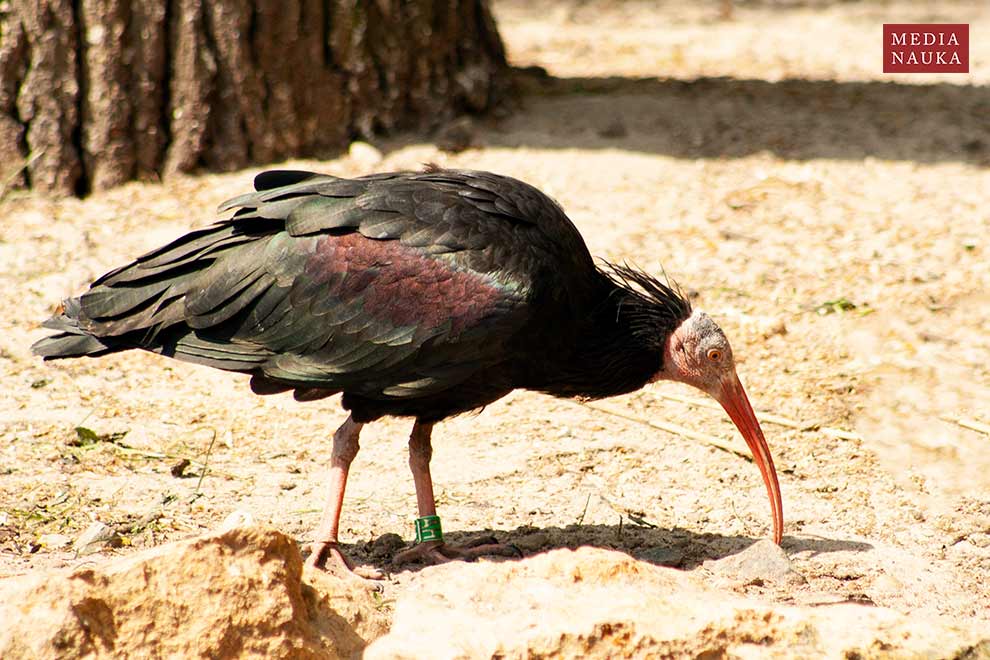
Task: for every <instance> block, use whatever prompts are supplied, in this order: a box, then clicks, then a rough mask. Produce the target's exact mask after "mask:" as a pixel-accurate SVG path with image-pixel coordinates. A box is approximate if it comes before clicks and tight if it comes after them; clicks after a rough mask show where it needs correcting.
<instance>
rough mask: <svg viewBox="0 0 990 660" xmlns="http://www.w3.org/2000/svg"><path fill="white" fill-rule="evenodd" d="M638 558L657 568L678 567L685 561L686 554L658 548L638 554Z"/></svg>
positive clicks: (661, 547)
mask: <svg viewBox="0 0 990 660" xmlns="http://www.w3.org/2000/svg"><path fill="white" fill-rule="evenodd" d="M636 558H637V559H642V560H643V561H648V562H650V563H651V564H656V565H657V566H670V567H678V566H680V565H681V563H682V562H683V561H684V553H683V552H681V551H680V550H678V549H676V548H665V547H663V546H657V547H653V548H647V549H646V550H644V551H642V552H639V553H637V554H636Z"/></svg>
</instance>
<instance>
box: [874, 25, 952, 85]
mask: <svg viewBox="0 0 990 660" xmlns="http://www.w3.org/2000/svg"><path fill="white" fill-rule="evenodd" d="M883 72H884V73H969V24H967V23H884V24H883Z"/></svg>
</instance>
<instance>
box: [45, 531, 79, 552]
mask: <svg viewBox="0 0 990 660" xmlns="http://www.w3.org/2000/svg"><path fill="white" fill-rule="evenodd" d="M71 543H72V539H71V538H69V537H68V536H66V535H65V534H42V535H41V536H40V537H38V545H40V546H41V547H43V548H48V549H49V550H59V549H61V548H64V547H66V546H68V545H70V544H71Z"/></svg>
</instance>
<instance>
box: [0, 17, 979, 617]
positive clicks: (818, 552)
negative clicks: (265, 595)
mask: <svg viewBox="0 0 990 660" xmlns="http://www.w3.org/2000/svg"><path fill="white" fill-rule="evenodd" d="M683 4H689V3H683ZM495 8H496V12H497V15H498V18H499V20H500V24H501V27H502V30H503V34H504V37H505V39H506V43H507V46H508V49H509V54H510V57H511V59H512V61H513V63H514V64H516V65H519V66H541V67H544V68H545V69H546V71H547V72H548V74H549V75H548V76H543V75H541V74H540V73H539V72H538V71H533V70H531V72H530V73H528V74H526V75H523V76H521V77H520V88H521V90H523V91H524V92H525V93H524V94H523V93H520V95H519V97H518V98H517V99H516V105H517V106H518V107H517V109H516V111H515V112H514V114H511V115H507V116H505V115H503V116H501V117H496V118H490V119H486V120H484V121H480V122H476V123H475V124H474V126H473V128H472V129H471V130H472V132H473V141H474V144H475V147H474V148H471V149H468V150H467V151H464V152H462V153H459V154H456V155H452V154H447V153H443V152H440V151H438V149H437V148H436V147H435V146H434V145H433V144H432V143H430V142H428V141H424V139H423V138H414V137H405V138H403V137H398V138H392V139H389V140H384V141H382V142H380V143H377V146H378V147H379V148H380V149H381V150H382V152H383V153H384V160H383V161H382V162H379V163H371V162H369V161H368V160H367V159H362V158H352V157H342V158H338V159H335V160H329V161H325V162H294V163H292V164H291V165H292V166H295V167H308V168H315V169H319V170H324V171H327V172H331V173H335V174H341V175H355V174H360V173H365V172H367V171H369V170H372V169H373V170H387V169H401V168H417V167H419V165H420V163H423V162H427V161H436V162H439V163H442V164H444V165H449V166H453V167H469V168H477V169H489V170H494V171H498V172H502V173H506V174H510V175H513V176H516V177H519V178H522V179H524V180H527V181H530V182H532V183H534V184H536V185H537V186H540V187H541V188H543V189H544V190H546V191H547V192H548V193H550V194H551V195H552V196H554V197H555V198H556V199H558V200H559V201H560V202H561V203H562V204H563V205H564V207H565V208H566V209H567V211H568V212H569V214H570V216H571V218H572V219H573V220H574V221H575V223H576V224H577V225H578V227H579V228H580V229H581V231H582V232H583V234H584V236H585V237H586V239H587V242H588V244H589V247H590V248H591V250H592V252H593V253H594V254H596V255H599V256H602V257H606V258H609V259H611V260H628V261H630V262H633V263H636V264H638V265H640V266H642V267H644V268H647V269H650V270H659V268H660V266H661V264H662V265H663V267H664V268H665V269H666V271H667V273H668V274H669V275H670V276H671V277H673V278H675V279H676V280H677V281H678V282H680V284H681V285H682V286H683V287H684V288H686V289H687V290H689V291H691V292H692V294H693V295H696V296H697V297H696V301H695V304H696V306H697V307H700V308H703V309H705V310H706V311H708V312H709V313H710V314H711V315H712V316H713V317H715V318H716V319H717V320H718V321H719V322H720V323H721V324H722V326H723V328H725V330H726V331H727V333H728V335H729V337H730V339H731V340H732V341H733V345H734V347H735V353H736V355H737V359H738V361H739V362H740V365H739V370H740V374H741V376H742V379H743V381H744V382H745V384H746V386H747V389H748V391H749V395H750V398H751V400H752V401H753V403H754V406H755V407H756V408H757V409H758V410H760V411H763V412H764V413H767V414H769V415H772V416H775V417H773V418H772V419H771V418H766V419H765V421H764V430H765V432H766V435H767V437H768V440H769V442H770V445H771V447H772V449H773V451H774V455H775V458H776V462H777V466H778V469H779V471H780V478H781V485H782V489H783V497H784V507H785V517H786V531H785V537H784V548H785V549H786V551H787V552H788V554H789V555H790V557H791V558H792V560H793V562H794V565H795V568H796V569H797V570H798V571H799V572H800V573H802V574H803V576H804V577H805V578H806V580H807V582H806V583H805V584H803V585H801V586H793V585H791V586H786V587H785V586H774V585H772V584H769V585H768V584H761V583H760V582H759V581H757V582H755V583H748V584H735V583H733V584H726V586H727V588H732V589H735V590H737V591H739V592H743V593H747V594H750V595H754V596H757V597H759V598H763V599H766V600H767V601H770V602H794V603H831V602H841V601H846V600H854V601H859V602H866V603H875V604H877V605H882V606H886V607H891V608H894V609H896V610H899V611H901V612H908V613H923V614H926V615H946V616H951V617H954V618H957V619H960V618H961V619H967V620H971V621H973V622H975V623H978V624H985V625H988V626H990V586H988V585H990V451H988V445H990V433H988V427H987V425H990V332H988V328H990V267H988V265H987V263H988V256H990V243H988V239H987V235H988V232H987V230H988V228H990V210H988V204H987V202H988V194H990V192H988V191H990V88H988V86H987V85H988V78H990V6H988V5H987V4H986V3H976V2H973V3H957V2H939V3H934V2H932V3H907V2H882V3H881V2H862V3H836V4H834V5H833V4H831V3H800V4H798V3H752V4H751V3H741V4H739V5H737V6H736V8H735V10H734V13H733V15H732V17H731V19H728V20H726V19H724V18H722V17H720V13H719V3H713V4H701V5H698V6H697V7H694V6H693V8H691V9H684V8H682V3H669V4H658V3H635V2H622V3H612V2H582V3H573V2H569V3H560V4H557V3H548V2H542V1H536V2H525V3H523V2H515V0H513V1H511V2H504V1H500V2H497V3H496V5H495ZM912 21H933V22H934V21H938V22H968V23H970V24H971V28H970V30H971V35H972V36H971V42H972V47H971V71H972V72H973V73H971V74H968V75H967V74H956V75H951V76H942V77H936V76H918V75H915V76H911V75H898V76H884V75H883V74H882V73H881V62H880V24H881V23H883V22H912ZM258 169H262V168H258ZM256 171H258V170H251V171H242V172H236V173H232V174H225V175H204V176H199V177H178V178H175V179H173V180H170V181H167V182H165V183H164V184H160V185H153V184H133V185H128V186H125V187H123V188H121V189H118V190H115V191H112V192H109V193H105V194H99V195H95V196H93V197H92V198H90V199H87V200H85V201H78V200H65V201H52V200H45V199H41V198H38V197H34V196H30V195H23V194H21V195H16V194H15V195H9V196H8V197H7V198H6V199H5V200H4V201H3V202H2V206H0V217H2V218H3V222H2V226H0V287H2V291H3V295H2V296H0V379H2V381H0V382H2V392H3V394H2V398H0V575H14V574H20V573H25V572H29V571H35V570H40V569H44V568H49V567H56V566H67V565H71V566H74V565H79V564H81V563H86V562H94V561H103V559H104V557H105V556H107V555H118V554H126V553H129V552H133V551H134V550H136V549H138V548H142V547H147V546H151V545H156V544H159V543H162V542H164V541H167V540H171V539H178V538H184V537H187V536H190V535H193V534H196V533H197V532H199V531H201V530H205V529H209V528H211V527H214V526H216V525H217V524H219V522H220V521H221V520H223V519H224V518H225V517H226V516H227V515H228V514H230V513H231V512H232V511H235V510H237V509H242V510H245V511H247V512H250V514H251V515H252V516H253V518H254V519H255V520H256V521H259V522H268V523H271V524H273V525H275V526H277V527H279V528H280V529H283V530H286V531H288V532H290V533H293V534H296V535H297V536H298V538H299V539H300V540H305V539H307V538H308V534H309V532H310V531H311V529H312V528H313V527H314V526H315V525H316V523H317V521H318V519H319V512H320V509H321V507H322V505H323V501H324V498H325V493H324V475H325V468H326V463H327V458H328V448H329V445H328V439H329V436H330V435H331V434H332V432H333V430H334V429H335V428H336V426H337V425H338V424H339V423H340V422H341V421H342V420H343V418H344V415H343V414H342V412H341V410H340V408H339V406H338V401H337V399H330V400H327V401H323V402H318V403H311V404H298V403H295V402H294V401H292V399H291V397H289V396H277V397H269V398H263V399H262V398H258V397H254V396H252V395H251V393H250V391H249V390H248V387H247V382H246V378H243V377H239V376H236V375H232V374H226V373H222V372H216V371H212V370H209V369H206V368H203V367H197V366H191V365H187V364H182V363H178V362H172V361H168V360H165V359H162V358H159V357H157V356H153V355H145V354H124V355H116V356H111V357H107V358H103V359H99V360H80V361H76V362H62V363H57V364H43V363H42V362H41V361H40V360H38V359H35V358H33V357H32V356H31V355H30V353H29V350H28V347H29V345H30V344H31V342H32V341H34V340H35V339H37V338H38V337H40V336H41V334H42V330H40V328H39V322H40V321H41V320H42V319H44V318H45V317H46V316H47V315H48V313H49V312H50V311H51V310H52V308H53V307H54V305H55V304H56V303H57V302H58V300H59V299H60V297H62V296H64V295H66V294H69V293H73V292H78V291H80V290H81V288H82V287H83V286H84V285H85V284H86V283H87V282H89V281H90V280H92V279H93V278H95V277H96V276H98V275H100V274H102V273H103V272H105V271H106V270H108V269H109V268H111V267H114V266H116V265H119V264H120V263H122V262H124V261H126V260H128V259H130V258H132V257H134V256H136V255H137V254H139V253H142V252H144V251H146V250H148V249H150V248H152V247H155V246H157V245H159V244H161V243H163V242H165V241H167V240H169V239H170V238H172V237H174V236H176V235H178V234H180V233H182V232H184V231H186V230H188V229H190V228H191V227H195V226H201V225H203V224H206V223H208V222H210V221H211V220H212V209H213V208H215V206H216V205H217V204H218V203H220V202H221V201H223V200H224V199H226V198H228V197H230V196H233V195H235V194H238V193H240V192H242V191H244V190H245V189H246V188H247V187H248V186H249V185H250V180H251V178H252V176H253V174H254V173H255V172H256ZM683 397H689V398H690V400H689V401H684V400H680V399H682V398H683ZM595 405H599V406H600V407H604V408H607V409H608V410H609V411H611V412H604V411H602V410H596V409H592V408H590V407H588V406H584V405H580V404H578V403H575V402H572V401H565V400H556V399H552V398H548V397H545V396H542V395H537V394H531V393H527V392H516V393H514V394H512V395H510V396H508V397H506V398H505V399H504V400H502V401H500V402H498V403H496V404H493V405H491V406H489V407H488V408H487V409H486V410H485V411H484V412H482V413H481V414H479V415H476V416H463V417H459V418H455V419H452V420H449V421H448V422H446V423H444V424H442V425H440V426H439V427H438V429H437V431H436V432H435V434H434V447H435V455H434V461H433V474H434V477H435V481H436V486H437V491H438V506H439V509H440V512H441V514H442V516H443V520H444V525H445V528H446V529H447V530H448V531H449V532H450V533H449V534H448V536H449V537H452V538H454V539H455V540H456V539H457V538H461V537H462V536H469V535H473V534H478V533H480V532H483V531H485V530H494V533H495V535H496V536H497V537H498V538H499V539H501V540H504V541H510V542H515V543H517V544H518V545H519V546H520V547H522V548H523V549H524V550H525V551H526V552H527V553H533V552H537V551H539V550H541V549H548V548H552V547H563V546H576V545H580V544H594V545H598V546H603V547H612V548H617V549H620V550H624V551H626V552H629V553H630V554H632V555H634V556H637V557H641V558H645V559H647V560H650V561H654V562H656V563H661V564H665V565H670V566H676V567H680V568H683V569H684V570H689V571H697V572H700V573H701V574H702V576H706V575H707V576H708V578H710V579H711V580H712V581H713V582H716V583H719V582H720V580H722V578H720V577H719V576H716V575H713V574H708V569H707V568H705V566H704V565H703V562H704V561H705V560H707V559H713V558H719V557H724V556H727V555H729V554H732V553H734V552H737V551H739V550H740V549H742V548H744V547H746V546H747V545H749V544H751V543H752V542H753V541H754V539H758V538H760V537H762V536H765V535H766V534H767V533H768V528H769V522H770V512H769V506H768V503H767V501H766V496H765V493H764V488H763V484H762V482H761V480H760V477H759V474H758V472H757V470H756V468H755V466H754V465H753V464H752V463H751V462H749V461H748V460H745V459H743V458H740V457H739V456H738V455H736V454H735V453H733V452H731V451H725V450H723V449H718V448H716V447H715V446H713V445H712V444H710V443H709V442H707V441H705V440H704V439H697V438H694V439H692V438H689V437H686V436H684V435H682V434H675V433H671V432H668V431H663V430H659V429H656V428H653V427H651V426H650V425H649V422H658V421H660V422H666V423H673V424H677V425H680V426H681V427H684V428H686V429H689V430H691V431H694V432H696V433H699V434H703V435H704V436H708V437H712V438H716V439H720V440H723V441H724V442H726V443H729V444H730V445H731V446H733V447H736V448H740V449H742V450H743V451H745V447H744V444H743V442H742V440H741V438H739V437H738V435H737V434H736V433H735V431H734V429H733V427H732V426H731V424H730V422H729V421H728V419H727V418H725V416H724V414H722V413H721V412H720V411H719V410H715V409H711V408H710V407H708V405H707V402H705V401H704V399H703V398H702V397H701V395H698V394H696V393H694V392H691V391H688V390H687V389H686V388H683V387H681V386H676V385H670V384H661V385H657V386H653V387H651V388H649V389H647V390H645V391H642V392H640V393H636V394H633V395H630V396H625V397H620V398H617V399H613V400H609V401H607V402H603V403H602V404H595ZM613 413H621V415H622V416H619V415H616V414H613ZM630 418H631V419H630ZM636 420H638V421H636ZM774 420H776V421H774ZM981 424H982V426H981ZM76 427H85V428H87V429H91V430H92V431H93V432H95V433H96V434H98V435H99V436H100V439H99V440H98V441H97V442H93V443H90V444H85V443H82V444H83V446H75V445H79V444H80V443H81V441H80V439H79V438H80V436H79V434H78V433H77V432H76V431H75V430H74V429H75V428H76ZM973 427H975V428H973ZM409 428H410V423H409V422H408V421H407V420H387V421H383V422H380V423H377V424H374V425H371V426H369V427H368V428H367V429H366V430H365V432H364V434H363V436H362V451H361V453H360V454H359V455H358V458H357V460H356V462H355V464H354V467H353V471H352V477H351V481H350V483H349V486H348V488H349V490H348V497H347V501H346V507H345V512H344V518H343V529H342V540H343V541H345V542H346V543H347V544H348V551H349V552H350V553H351V554H352V555H354V556H355V557H357V558H358V559H359V560H362V561H371V562H373V563H379V564H381V563H382V562H384V561H385V555H386V553H387V551H388V543H387V542H386V541H382V540H379V541H378V542H374V541H375V539H380V537H382V536H383V535H385V534H389V533H394V534H399V535H401V536H402V537H403V538H405V539H406V540H409V539H410V537H411V536H412V526H411V523H412V520H413V518H414V517H415V498H414V495H413V488H412V481H411V479H410V477H409V474H408V470H407V467H406V454H405V444H406V435H407V433H408V431H409ZM981 428H982V429H983V430H982V431H981V430H979V429H981ZM112 434H126V435H123V436H122V437H119V436H114V435H112ZM183 459H188V460H189V461H191V463H190V465H189V466H188V467H187V468H186V469H185V470H184V471H183V473H182V475H181V476H174V475H173V474H172V472H173V470H172V469H173V467H175V466H176V465H177V464H179V463H180V461H181V460H183ZM204 463H208V469H207V471H206V473H205V477H203V478H202V479H200V475H201V473H202V471H203V467H202V466H203V464H204ZM179 472H180V471H179V470H176V473H177V474H178V473H179ZM92 520H100V521H102V522H104V523H107V524H109V525H113V526H116V527H117V528H118V529H120V530H121V531H122V533H123V536H124V539H123V540H124V545H123V547H121V548H118V549H115V550H107V551H105V552H104V553H102V554H101V555H90V556H86V557H76V556H75V555H74V554H73V553H72V552H70V551H68V550H66V549H64V548H62V549H59V548H58V547H57V546H58V545H59V540H58V537H57V536H54V537H53V536H50V535H52V534H61V535H65V536H67V537H69V538H74V537H75V536H76V535H78V534H79V533H80V532H81V531H82V530H83V529H85V528H86V527H87V526H89V525H90V523H91V521H92ZM407 576H408V573H397V574H394V575H393V576H392V578H391V579H390V581H388V583H387V584H386V591H385V595H386V602H387V600H388V599H390V598H392V597H394V596H395V594H397V593H399V591H400V590H402V589H403V587H404V577H407Z"/></svg>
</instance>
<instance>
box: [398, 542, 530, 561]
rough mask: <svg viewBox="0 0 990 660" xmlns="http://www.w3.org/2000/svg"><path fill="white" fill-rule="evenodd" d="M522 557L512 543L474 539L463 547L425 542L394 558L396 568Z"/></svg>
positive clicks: (520, 552)
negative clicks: (403, 565) (490, 558)
mask: <svg viewBox="0 0 990 660" xmlns="http://www.w3.org/2000/svg"><path fill="white" fill-rule="evenodd" d="M489 556H500V557H522V556H523V554H522V551H521V550H520V549H519V548H517V547H516V546H514V545H512V544H511V543H499V542H498V541H497V540H496V539H495V538H494V537H491V536H489V537H483V538H480V539H474V540H472V541H469V542H468V543H466V544H464V545H462V546H455V545H447V544H446V543H444V542H443V541H424V542H423V543H417V544H416V545H414V546H413V547H411V548H409V549H408V550H403V551H402V552H400V553H399V554H397V555H395V557H393V558H392V563H393V564H395V565H396V566H401V565H402V564H446V563H447V562H450V561H457V560H460V561H474V560H475V559H477V558H478V557H489Z"/></svg>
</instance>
